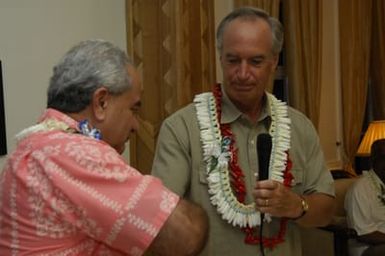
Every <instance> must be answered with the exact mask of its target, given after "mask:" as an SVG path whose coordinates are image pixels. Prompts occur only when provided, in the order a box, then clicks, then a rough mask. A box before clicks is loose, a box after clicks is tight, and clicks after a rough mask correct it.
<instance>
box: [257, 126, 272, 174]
mask: <svg viewBox="0 0 385 256" xmlns="http://www.w3.org/2000/svg"><path fill="white" fill-rule="evenodd" d="M271 148H272V140H271V136H270V134H268V133H261V134H259V135H258V138H257V153H258V167H259V171H258V177H259V180H267V179H268V178H269V163H270V155H271Z"/></svg>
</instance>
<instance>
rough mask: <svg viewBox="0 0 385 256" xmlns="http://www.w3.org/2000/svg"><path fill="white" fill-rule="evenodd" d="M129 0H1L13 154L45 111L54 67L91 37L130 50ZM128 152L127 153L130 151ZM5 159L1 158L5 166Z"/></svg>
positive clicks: (0, 42) (0, 48)
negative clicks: (18, 139) (19, 140)
mask: <svg viewBox="0 0 385 256" xmlns="http://www.w3.org/2000/svg"><path fill="white" fill-rule="evenodd" d="M125 24H126V20H125V1H124V0H113V1H107V0H81V1H79V0H65V1H62V0H33V1H31V0H0V59H1V61H2V64H3V79H4V87H5V88H4V91H5V92H4V97H5V119H6V132H7V147H8V152H11V151H12V150H13V149H14V148H15V141H14V135H15V134H16V133H18V132H19V131H20V130H22V129H23V128H26V127H28V126H30V125H32V124H34V123H35V122H36V120H37V118H38V116H39V115H40V114H41V113H42V111H43V110H44V109H45V105H46V89H47V86H48V81H49V77H50V75H51V73H52V67H53V65H55V64H56V62H57V61H58V60H59V58H60V57H61V56H62V55H63V54H64V53H65V51H67V50H68V49H69V48H70V47H71V46H72V45H73V44H75V43H77V42H79V41H81V40H84V39H89V38H102V39H106V40H109V41H111V42H113V43H115V44H116V45H118V46H119V47H121V48H122V49H125V48H126V26H125ZM126 155H127V154H126ZM4 161H5V157H0V169H2V168H1V167H2V166H3V165H4Z"/></svg>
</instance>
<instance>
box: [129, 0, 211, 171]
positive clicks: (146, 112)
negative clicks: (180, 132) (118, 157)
mask: <svg viewBox="0 0 385 256" xmlns="http://www.w3.org/2000/svg"><path fill="white" fill-rule="evenodd" d="M126 12H127V42H128V44H127V46H128V52H129V53H130V55H131V56H132V58H133V60H134V63H135V65H136V67H137V68H138V70H139V71H140V73H141V76H142V82H143V89H144V91H143V94H142V103H143V104H142V109H141V111H140V124H141V126H140V128H139V132H138V133H137V135H136V136H134V138H132V139H131V140H130V164H131V165H133V166H135V167H136V168H138V169H139V170H140V171H142V172H144V173H148V172H149V171H150V169H151V165H152V159H153V153H154V149H155V144H156V138H157V134H158V131H159V128H160V125H161V123H162V121H163V120H164V118H165V117H167V116H168V115H170V114H171V113H173V112H174V111H176V110H177V109H179V108H181V107H182V106H184V105H186V104H187V103H189V102H191V101H192V99H193V96H194V95H195V94H196V93H199V92H202V91H207V90H209V89H210V88H211V86H212V84H213V83H215V80H216V79H215V42H214V40H215V39H214V37H215V32H214V30H215V28H214V2H213V0H205V1H196V0H157V1H154V0H126Z"/></svg>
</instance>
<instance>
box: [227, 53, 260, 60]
mask: <svg viewBox="0 0 385 256" xmlns="http://www.w3.org/2000/svg"><path fill="white" fill-rule="evenodd" d="M225 58H239V56H238V55H235V54H231V53H227V54H226V55H225ZM249 59H267V56H266V55H263V54H259V55H255V56H252V57H251V58H249Z"/></svg>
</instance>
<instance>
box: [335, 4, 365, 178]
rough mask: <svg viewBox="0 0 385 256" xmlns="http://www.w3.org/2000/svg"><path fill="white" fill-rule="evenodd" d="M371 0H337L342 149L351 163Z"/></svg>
mask: <svg viewBox="0 0 385 256" xmlns="http://www.w3.org/2000/svg"><path fill="white" fill-rule="evenodd" d="M371 8H372V1H371V0H339V28H340V53H341V56H340V57H341V97H342V116H343V120H342V122H343V151H344V157H345V159H344V162H345V164H346V166H347V167H346V169H347V170H348V171H349V170H351V168H349V166H352V165H353V163H354V158H355V155H356V151H357V148H358V144H359V140H360V135H361V129H362V123H363V120H364V115H365V104H366V96H367V85H368V77H369V57H370V36H371V20H372V19H371V13H372V9H371Z"/></svg>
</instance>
